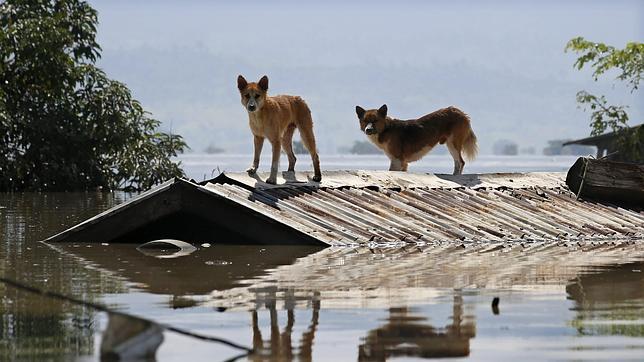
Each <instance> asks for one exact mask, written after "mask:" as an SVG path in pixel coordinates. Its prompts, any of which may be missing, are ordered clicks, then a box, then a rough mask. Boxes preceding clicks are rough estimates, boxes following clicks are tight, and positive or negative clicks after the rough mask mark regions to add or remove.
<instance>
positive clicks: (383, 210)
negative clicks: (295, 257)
mask: <svg viewBox="0 0 644 362" xmlns="http://www.w3.org/2000/svg"><path fill="white" fill-rule="evenodd" d="M324 176H326V177H325V178H324V179H323V180H326V181H323V183H322V184H320V185H317V187H311V184H310V183H297V182H295V183H294V182H290V183H286V184H282V185H279V186H272V185H267V184H265V183H262V182H258V181H257V179H255V178H250V177H249V176H247V175H244V174H232V175H229V174H226V175H225V176H221V177H219V178H217V179H216V180H214V182H216V183H208V184H206V185H205V188H206V189H208V190H210V191H212V192H214V193H217V194H219V195H221V196H225V197H227V198H229V199H232V200H235V201H236V202H238V203H240V204H242V205H244V206H245V207H248V208H251V209H253V210H255V211H257V212H259V213H262V214H265V215H266V214H269V215H273V217H274V218H275V219H278V220H280V221H281V222H285V223H288V224H289V225H291V226H292V227H294V228H296V229H298V230H300V231H303V232H305V233H307V234H309V235H311V236H314V237H315V238H317V239H319V240H321V241H324V242H326V243H328V244H330V245H354V244H362V245H364V244H369V243H377V244H386V243H401V242H407V243H409V242H411V243H435V242H441V241H453V240H461V241H465V242H474V241H476V242H478V241H496V242H521V241H530V242H535V241H550V240H559V241H579V240H599V241H601V240H616V239H636V238H644V213H642V212H641V210H640V211H636V210H627V209H623V208H618V207H612V206H609V205H600V204H595V203H590V202H582V201H578V200H576V198H575V195H574V194H572V193H571V192H570V191H569V190H568V189H567V188H566V187H565V184H564V183H563V178H564V177H565V174H563V173H528V174H496V175H495V174H492V175H467V176H461V177H458V176H441V175H420V174H408V173H401V174H400V175H398V174H397V173H391V172H369V173H368V174H366V173H365V174H360V171H356V172H341V173H338V174H337V175H332V174H327V175H324ZM468 176H469V177H468ZM294 179H296V180H297V179H304V180H306V178H305V176H302V175H301V174H300V175H296V177H294ZM324 182H326V185H325V183H324Z"/></svg>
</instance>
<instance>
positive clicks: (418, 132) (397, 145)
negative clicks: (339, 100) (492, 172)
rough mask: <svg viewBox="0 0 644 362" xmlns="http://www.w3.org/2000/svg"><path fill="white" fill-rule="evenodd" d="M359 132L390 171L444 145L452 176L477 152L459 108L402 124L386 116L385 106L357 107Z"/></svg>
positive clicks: (397, 169) (465, 118) (452, 108)
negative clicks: (384, 158)
mask: <svg viewBox="0 0 644 362" xmlns="http://www.w3.org/2000/svg"><path fill="white" fill-rule="evenodd" d="M356 113H357V114H358V119H359V120H360V129H361V130H362V131H363V132H364V133H366V134H367V137H369V140H371V142H373V143H374V144H375V145H376V146H378V147H379V148H380V149H382V150H383V151H385V154H386V155H387V157H389V159H390V160H391V165H390V166H389V170H390V171H407V165H408V164H409V162H413V161H417V160H420V159H421V158H422V157H423V156H425V155H426V154H427V153H428V152H429V151H430V150H431V149H432V148H433V147H434V146H436V144H437V143H440V144H443V143H445V144H447V149H448V150H449V153H450V154H451V155H452V158H454V175H460V174H461V173H463V167H464V166H465V161H463V157H462V156H461V154H462V155H464V156H465V158H466V159H467V160H468V161H471V160H473V159H474V158H475V157H476V154H477V152H478V146H477V145H476V136H475V135H474V132H473V131H472V128H471V127H470V118H469V117H468V116H467V114H465V113H463V111H461V110H460V109H458V108H455V107H447V108H443V109H439V110H437V111H436V112H432V113H430V114H428V115H425V116H422V117H420V118H418V119H412V120H408V121H401V120H399V119H393V118H390V117H387V105H386V104H385V105H383V106H382V107H380V109H377V110H376V109H371V110H368V111H367V110H364V109H363V108H362V107H360V106H356Z"/></svg>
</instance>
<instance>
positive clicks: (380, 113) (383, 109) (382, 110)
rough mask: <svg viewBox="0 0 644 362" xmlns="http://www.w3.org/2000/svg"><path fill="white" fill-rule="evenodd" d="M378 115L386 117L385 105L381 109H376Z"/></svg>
mask: <svg viewBox="0 0 644 362" xmlns="http://www.w3.org/2000/svg"><path fill="white" fill-rule="evenodd" d="M378 114H379V115H381V116H382V117H387V105H386V104H383V105H382V107H380V108H378Z"/></svg>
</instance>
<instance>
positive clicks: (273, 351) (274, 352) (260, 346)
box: [248, 299, 320, 361]
mask: <svg viewBox="0 0 644 362" xmlns="http://www.w3.org/2000/svg"><path fill="white" fill-rule="evenodd" d="M265 307H266V309H268V311H269V315H270V333H269V337H268V338H265V337H263V336H262V331H261V329H260V325H259V318H258V313H257V310H253V311H251V320H252V329H253V349H254V350H255V353H254V354H252V355H251V356H249V358H248V359H249V360H251V361H265V360H283V361H290V360H292V359H297V360H300V361H311V360H312V351H313V340H314V339H315V331H316V330H317V326H318V324H319V318H320V301H319V299H316V300H314V301H313V303H311V319H310V322H309V324H308V327H307V328H306V330H304V331H303V332H302V335H301V336H300V340H299V347H298V348H294V346H293V343H292V340H291V338H292V333H293V326H294V325H295V312H294V307H295V305H294V304H293V303H290V304H289V305H288V306H287V309H286V325H285V327H284V330H283V331H282V332H280V327H279V321H278V313H277V308H276V305H275V303H274V302H272V303H271V302H269V303H267V304H266V306H265Z"/></svg>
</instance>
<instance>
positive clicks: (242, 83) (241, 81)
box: [237, 74, 248, 91]
mask: <svg viewBox="0 0 644 362" xmlns="http://www.w3.org/2000/svg"><path fill="white" fill-rule="evenodd" d="M247 85H248V82H247V81H246V79H245V78H244V77H243V76H242V75H241V74H240V75H239V76H238V77H237V88H238V89H239V90H240V91H243V90H244V89H245V88H246V86H247Z"/></svg>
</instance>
